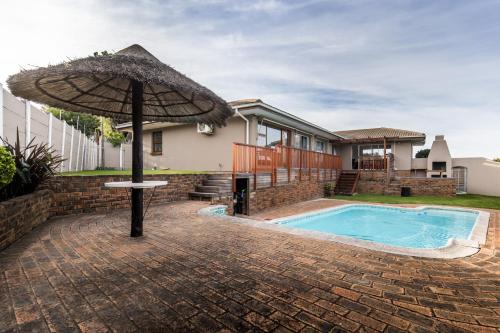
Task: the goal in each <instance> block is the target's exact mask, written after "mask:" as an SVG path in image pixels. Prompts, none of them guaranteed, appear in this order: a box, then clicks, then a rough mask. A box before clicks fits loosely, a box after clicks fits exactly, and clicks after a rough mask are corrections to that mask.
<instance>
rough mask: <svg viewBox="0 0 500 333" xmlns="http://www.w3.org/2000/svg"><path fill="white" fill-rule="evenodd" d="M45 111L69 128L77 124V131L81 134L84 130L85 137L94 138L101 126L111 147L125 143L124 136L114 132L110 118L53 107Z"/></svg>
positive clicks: (113, 124)
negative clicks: (65, 123) (59, 119)
mask: <svg viewBox="0 0 500 333" xmlns="http://www.w3.org/2000/svg"><path fill="white" fill-rule="evenodd" d="M47 111H48V112H50V113H52V114H53V115H54V117H57V118H61V119H62V120H64V121H65V122H67V123H68V124H69V125H71V126H74V127H76V126H77V124H78V129H79V130H80V131H82V132H83V130H85V135H86V136H88V137H91V136H94V135H95V134H96V131H97V132H98V133H100V131H101V125H102V128H103V132H104V133H103V134H104V137H105V138H106V139H107V140H108V141H109V142H110V143H111V144H112V145H113V146H115V147H116V146H119V145H120V144H121V143H123V142H124V141H125V135H123V133H121V132H119V131H116V130H115V123H114V121H113V120H112V119H110V118H105V117H98V116H93V115H90V114H86V113H78V112H71V111H66V110H62V109H58V108H53V107H50V108H48V109H47ZM101 123H102V124H101Z"/></svg>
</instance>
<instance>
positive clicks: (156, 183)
mask: <svg viewBox="0 0 500 333" xmlns="http://www.w3.org/2000/svg"><path fill="white" fill-rule="evenodd" d="M167 184H168V181H166V180H146V181H144V182H142V183H133V182H131V181H125V182H108V183H104V187H109V188H123V189H125V191H126V192H127V199H128V202H129V203H131V201H130V196H129V195H128V191H129V189H133V188H142V189H148V188H152V189H153V193H151V196H150V197H149V200H148V202H147V205H146V209H145V210H144V214H143V216H142V218H143V219H144V217H145V216H146V213H147V212H148V208H149V204H150V203H151V199H153V196H154V194H155V191H156V188H157V187H160V186H166V185H167ZM131 204H132V203H131Z"/></svg>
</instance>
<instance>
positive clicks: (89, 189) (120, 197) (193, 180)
mask: <svg viewBox="0 0 500 333" xmlns="http://www.w3.org/2000/svg"><path fill="white" fill-rule="evenodd" d="M207 176H208V175H207V174H186V175H182V174H180V175H177V174H172V175H145V176H144V180H166V181H168V185H167V186H162V187H158V188H157V189H156V191H155V193H154V197H153V198H152V200H151V203H165V202H172V201H179V200H187V199H188V198H189V197H188V192H190V191H194V189H195V186H196V185H200V184H201V182H202V181H203V180H204V179H206V178H207ZM128 180H130V176H71V177H65V176H64V177H63V176H59V177H54V178H52V179H51V180H50V181H49V182H48V183H47V184H45V186H44V187H45V188H47V189H50V190H52V191H53V192H54V202H53V205H52V209H51V213H52V215H68V214H80V213H91V212H104V211H109V210H113V209H117V208H128V207H130V203H129V201H128V198H127V192H126V191H125V190H124V189H110V188H106V187H104V183H107V182H118V181H128ZM151 193H152V190H151V189H147V190H144V200H149V196H150V195H151Z"/></svg>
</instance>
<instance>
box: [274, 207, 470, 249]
mask: <svg viewBox="0 0 500 333" xmlns="http://www.w3.org/2000/svg"><path fill="white" fill-rule="evenodd" d="M477 216H478V213H476V212H469V211H460V210H453V209H435V208H426V209H422V210H414V209H405V208H393V207H380V206H369V205H355V206H348V207H344V208H340V209H337V210H331V211H326V212H318V213H317V214H311V215H307V216H302V217H295V218H293V217H292V218H290V219H287V220H284V221H281V222H280V224H282V225H283V226H286V227H293V228H300V229H306V230H314V231H321V232H326V233H332V234H335V235H340V236H347V237H354V238H358V239H362V240H367V241H372V242H378V243H383V244H387V245H392V246H400V247H407V248H438V247H443V246H445V245H446V243H447V242H448V239H450V238H459V239H468V238H469V235H470V233H471V231H472V228H473V227H474V224H475V222H476V218H477Z"/></svg>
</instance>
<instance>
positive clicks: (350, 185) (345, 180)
mask: <svg viewBox="0 0 500 333" xmlns="http://www.w3.org/2000/svg"><path fill="white" fill-rule="evenodd" d="M359 175H360V172H359V171H356V170H355V171H345V170H343V171H342V172H341V173H340V176H339V178H338V179H337V183H336V184H335V194H342V195H353V194H354V193H356V185H357V184H358V180H359Z"/></svg>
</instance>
